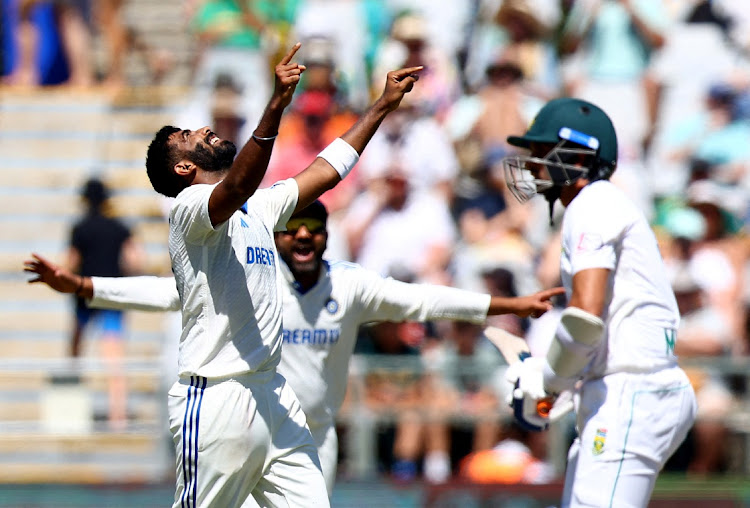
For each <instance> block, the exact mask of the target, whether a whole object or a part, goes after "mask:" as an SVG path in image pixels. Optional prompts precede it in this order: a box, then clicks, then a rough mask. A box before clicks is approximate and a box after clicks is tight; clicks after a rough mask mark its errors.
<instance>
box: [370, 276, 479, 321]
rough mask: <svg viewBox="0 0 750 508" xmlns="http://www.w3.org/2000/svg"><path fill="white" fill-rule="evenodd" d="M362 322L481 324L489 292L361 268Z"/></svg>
mask: <svg viewBox="0 0 750 508" xmlns="http://www.w3.org/2000/svg"><path fill="white" fill-rule="evenodd" d="M361 273H362V277H361V280H360V284H361V286H360V291H361V295H362V299H361V300H362V305H363V315H362V321H363V322H370V321H428V320H436V319H447V320H458V321H471V322H474V323H482V322H484V320H485V319H486V318H487V311H488V310H489V307H490V295H488V294H482V293H474V292H471V291H465V290H463V289H457V288H453V287H448V286H439V285H432V284H409V283H406V282H400V281H397V280H394V279H392V278H390V277H388V278H384V277H381V276H380V275H378V274H376V273H375V272H370V271H369V270H361Z"/></svg>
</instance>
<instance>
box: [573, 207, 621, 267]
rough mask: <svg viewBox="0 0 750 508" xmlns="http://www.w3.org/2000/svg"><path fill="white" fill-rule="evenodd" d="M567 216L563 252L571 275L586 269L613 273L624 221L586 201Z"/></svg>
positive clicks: (606, 209) (605, 208)
mask: <svg viewBox="0 0 750 508" xmlns="http://www.w3.org/2000/svg"><path fill="white" fill-rule="evenodd" d="M571 212H573V213H572V214H571V216H569V217H566V226H567V227H566V228H565V230H566V231H565V233H564V235H563V242H564V244H565V249H566V250H567V251H568V252H569V253H570V263H571V274H572V275H573V274H576V273H578V272H580V271H581V270H587V269H589V268H606V269H608V270H614V268H615V264H616V262H617V249H618V244H619V241H620V239H621V237H622V233H623V232H624V231H625V228H626V227H627V224H626V222H627V218H626V217H625V216H624V215H619V214H618V213H616V211H613V210H612V207H608V206H606V205H605V206H604V207H600V206H599V202H598V201H597V200H589V201H587V202H585V204H584V206H579V207H576V208H575V209H571Z"/></svg>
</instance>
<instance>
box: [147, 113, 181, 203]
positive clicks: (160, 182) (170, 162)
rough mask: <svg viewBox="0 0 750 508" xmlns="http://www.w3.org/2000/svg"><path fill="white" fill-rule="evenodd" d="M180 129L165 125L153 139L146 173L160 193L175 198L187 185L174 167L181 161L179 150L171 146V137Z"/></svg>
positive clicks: (149, 147) (149, 149)
mask: <svg viewBox="0 0 750 508" xmlns="http://www.w3.org/2000/svg"><path fill="white" fill-rule="evenodd" d="M179 131H180V129H179V128H177V127H174V126H172V125H165V126H164V127H162V128H161V129H159V131H158V132H157V133H156V135H155V136H154V139H153V140H151V144H150V145H149V146H148V151H147V152H146V173H147V174H148V179H149V180H151V186H152V187H153V188H154V190H155V191H156V192H158V193H159V194H164V195H165V196H167V197H170V198H173V197H175V196H177V194H179V193H180V191H182V189H184V188H185V187H186V186H187V185H186V183H185V181H184V180H183V179H182V178H181V177H180V176H179V175H177V173H175V172H174V171H172V168H173V167H174V165H175V164H177V163H178V162H179V159H178V154H177V151H176V150H175V149H174V148H173V147H172V146H170V144H169V137H170V136H171V135H172V134H174V133H175V132H179Z"/></svg>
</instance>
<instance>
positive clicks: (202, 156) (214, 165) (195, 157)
mask: <svg viewBox="0 0 750 508" xmlns="http://www.w3.org/2000/svg"><path fill="white" fill-rule="evenodd" d="M235 155H237V147H236V146H235V144H234V143H232V142H231V141H227V140H224V141H220V142H218V143H215V144H213V145H210V144H207V143H205V144H204V143H200V144H198V145H196V146H195V149H194V150H193V152H192V153H191V154H190V155H189V158H190V160H191V161H193V163H195V164H196V165H197V166H199V167H200V168H201V169H203V170H204V171H208V172H220V171H226V170H228V169H229V168H230V167H231V166H232V162H234V157H235Z"/></svg>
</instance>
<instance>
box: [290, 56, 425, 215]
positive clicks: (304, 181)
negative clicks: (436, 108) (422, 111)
mask: <svg viewBox="0 0 750 508" xmlns="http://www.w3.org/2000/svg"><path fill="white" fill-rule="evenodd" d="M422 69H423V67H421V66H420V67H408V68H405V69H399V70H397V71H391V72H389V73H388V75H387V77H386V82H385V89H384V90H383V94H382V95H381V96H380V97H379V98H378V99H377V100H376V101H375V102H374V103H373V104H372V105H371V106H370V107H369V108H368V109H367V111H365V113H364V114H363V115H362V117H361V118H360V119H359V120H357V122H356V123H355V124H354V125H353V126H352V127H351V128H350V129H349V130H348V131H346V132H345V133H344V134H343V135H342V136H341V138H340V139H337V140H336V141H334V142H333V143H332V144H331V145H329V147H328V148H326V149H325V150H324V151H323V152H321V155H322V156H321V155H319V156H318V157H317V158H316V159H315V160H314V161H313V163H312V164H310V165H309V166H308V167H307V168H306V169H305V170H304V171H302V172H301V173H299V174H298V175H297V176H295V177H294V179H295V180H296V181H297V185H298V186H299V199H298V201H297V208H296V209H295V211H299V210H302V209H303V208H305V207H306V206H307V205H309V204H310V203H312V202H313V201H315V200H316V199H317V198H318V197H319V196H320V195H321V194H323V193H324V192H325V191H327V190H329V189H332V188H333V187H335V186H336V184H337V183H339V182H340V181H341V179H342V178H343V176H344V175H346V172H348V170H350V169H351V166H352V165H353V164H354V163H356V160H357V158H358V157H359V155H362V152H363V151H364V149H365V147H366V146H367V143H369V142H370V139H371V138H372V136H373V134H375V131H377V130H378V127H380V124H381V123H382V122H383V119H384V118H385V117H386V116H387V115H388V113H390V112H391V111H394V110H396V109H397V108H398V106H399V104H401V99H403V98H404V95H406V94H407V93H409V92H410V91H411V89H412V88H413V87H414V83H416V81H417V80H418V79H419V76H418V75H417V74H416V73H418V72H419V71H421V70H422ZM341 140H343V142H344V144H342V141H341ZM339 153H340V154H341V156H342V157H343V158H344V159H346V160H347V161H348V164H341V165H339V164H337V161H338V160H339V159H341V157H339ZM325 154H327V155H325ZM324 157H325V158H324ZM345 165H348V168H346V169H344V168H343V167H342V166H345Z"/></svg>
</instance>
